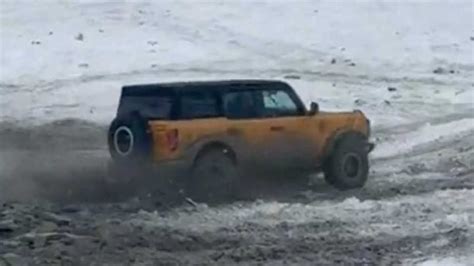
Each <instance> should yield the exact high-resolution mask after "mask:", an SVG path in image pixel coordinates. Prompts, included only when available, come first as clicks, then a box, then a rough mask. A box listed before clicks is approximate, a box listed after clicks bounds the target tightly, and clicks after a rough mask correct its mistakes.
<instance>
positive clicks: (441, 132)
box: [372, 118, 474, 158]
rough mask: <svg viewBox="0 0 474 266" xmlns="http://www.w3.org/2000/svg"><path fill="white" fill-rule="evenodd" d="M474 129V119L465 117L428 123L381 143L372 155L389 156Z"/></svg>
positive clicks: (375, 156) (377, 156)
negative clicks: (439, 122) (433, 123)
mask: <svg viewBox="0 0 474 266" xmlns="http://www.w3.org/2000/svg"><path fill="white" fill-rule="evenodd" d="M472 130H474V119H473V118H465V119H460V120H455V121H451V122H448V123H443V124H438V125H431V124H426V125H424V126H422V127H420V128H418V129H417V130H415V131H411V132H408V133H405V134H402V135H396V138H394V139H392V140H388V141H384V142H382V143H379V144H378V145H377V147H376V149H375V150H374V151H373V153H372V155H373V157H374V158H387V157H391V156H395V155H398V154H404V153H407V152H410V151H412V150H414V149H415V148H416V147H417V146H419V145H423V144H429V143H431V142H434V141H436V140H439V139H441V138H453V137H456V135H459V134H462V133H464V132H469V131H472Z"/></svg>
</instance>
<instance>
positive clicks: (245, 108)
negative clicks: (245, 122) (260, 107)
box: [223, 90, 257, 119]
mask: <svg viewBox="0 0 474 266" xmlns="http://www.w3.org/2000/svg"><path fill="white" fill-rule="evenodd" d="M223 103H224V110H225V113H226V116H227V117H228V118H232V119H245V118H256V117H257V108H256V104H255V99H254V92H253V91H244V90H242V91H234V92H228V93H226V94H225V95H224V99H223Z"/></svg>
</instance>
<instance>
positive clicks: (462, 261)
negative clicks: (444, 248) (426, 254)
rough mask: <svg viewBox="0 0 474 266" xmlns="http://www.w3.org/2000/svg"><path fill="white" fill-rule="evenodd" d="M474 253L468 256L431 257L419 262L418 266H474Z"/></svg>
mask: <svg viewBox="0 0 474 266" xmlns="http://www.w3.org/2000/svg"><path fill="white" fill-rule="evenodd" d="M473 265H474V255H470V256H466V257H447V258H437V259H429V260H426V261H423V262H421V263H417V264H416V266H473Z"/></svg>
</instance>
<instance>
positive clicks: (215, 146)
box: [191, 141, 237, 167]
mask: <svg viewBox="0 0 474 266" xmlns="http://www.w3.org/2000/svg"><path fill="white" fill-rule="evenodd" d="M211 150H222V151H223V153H224V154H225V155H227V156H229V157H230V158H231V159H232V162H233V163H234V164H237V155H236V153H235V151H234V149H233V148H232V147H231V146H229V145H227V144H226V143H224V142H221V141H210V142H207V143H205V144H203V145H202V146H201V147H200V148H199V149H198V151H197V152H196V153H195V155H194V156H193V157H192V165H191V167H194V165H195V163H196V161H197V160H198V159H199V157H200V156H202V155H204V154H205V153H207V152H209V151H211Z"/></svg>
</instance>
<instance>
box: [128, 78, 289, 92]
mask: <svg viewBox="0 0 474 266" xmlns="http://www.w3.org/2000/svg"><path fill="white" fill-rule="evenodd" d="M269 85H272V86H279V87H289V85H288V84H287V83H286V82H283V81H280V80H260V79H254V80H252V79H241V80H238V79H235V80H212V81H186V82H170V83H155V84H139V85H127V86H123V88H122V95H123V96H125V95H131V94H133V95H135V94H140V95H141V94H148V93H153V92H156V91H158V90H160V91H165V90H167V91H170V90H173V91H176V90H186V89H198V88H203V89H204V88H209V89H211V88H215V89H220V88H223V89H229V88H232V89H239V88H241V89H244V88H245V89H253V88H255V89H257V88H258V87H261V86H269Z"/></svg>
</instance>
